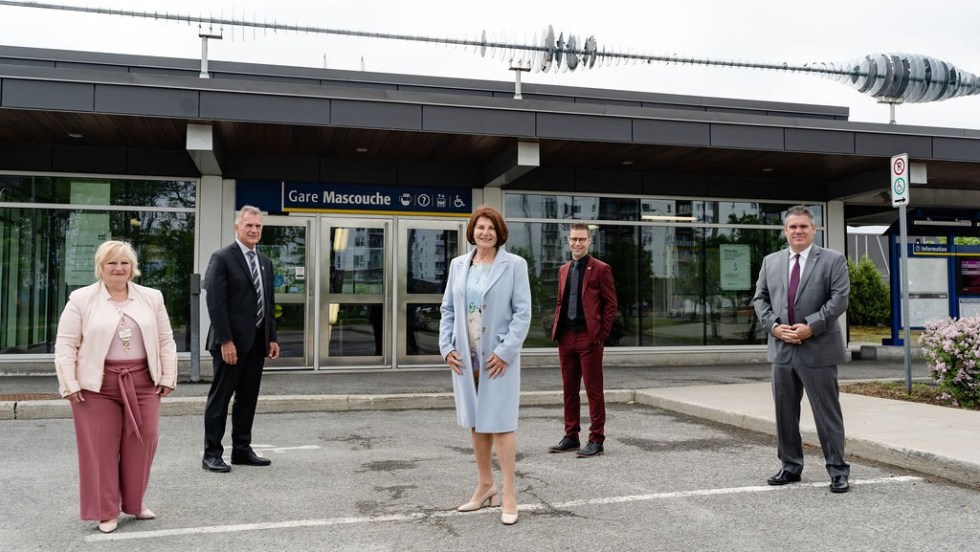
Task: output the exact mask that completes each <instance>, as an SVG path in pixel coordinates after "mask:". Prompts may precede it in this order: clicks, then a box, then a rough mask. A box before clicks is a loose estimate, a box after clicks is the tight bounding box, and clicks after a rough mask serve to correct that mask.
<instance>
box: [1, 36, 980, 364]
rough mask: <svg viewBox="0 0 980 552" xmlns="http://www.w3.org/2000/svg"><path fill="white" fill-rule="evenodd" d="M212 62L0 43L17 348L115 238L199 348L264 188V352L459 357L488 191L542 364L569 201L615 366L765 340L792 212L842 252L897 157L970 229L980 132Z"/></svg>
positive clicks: (21, 354)
mask: <svg viewBox="0 0 980 552" xmlns="http://www.w3.org/2000/svg"><path fill="white" fill-rule="evenodd" d="M206 76H207V77H208V78H202V75H201V67H200V61H199V60H194V59H174V58H157V57H147V56H134V55H116V54H104V53H89V52H79V51H56V50H43V49H32V48H18V47H0V365H4V366H5V369H6V370H8V371H10V370H13V371H16V370H19V369H23V370H39V371H42V372H43V371H45V370H47V371H50V372H53V364H52V362H51V359H52V357H53V348H54V342H55V337H56V330H57V323H58V317H59V315H60V313H61V311H62V309H63V307H64V304H65V301H66V299H67V296H68V294H69V293H70V292H71V291H72V290H74V289H76V288H78V287H80V286H83V285H87V284H89V283H91V282H92V281H94V275H93V270H94V267H93V261H92V256H93V252H94V249H95V247H96V246H97V245H98V244H99V243H100V242H101V241H103V240H105V239H108V238H110V237H111V238H115V239H125V240H129V241H131V242H132V243H133V244H134V246H135V247H136V250H137V252H138V254H139V257H140V266H141V269H142V271H143V276H142V277H141V279H140V280H139V281H140V283H142V284H144V285H148V286H151V287H155V288H158V289H160V290H161V291H163V293H164V295H165V297H166V299H167V307H168V311H169V314H170V317H171V320H172V323H173V327H174V330H175V333H176V337H177V343H178V349H179V351H180V352H181V355H182V358H184V359H185V360H186V359H188V358H190V356H191V350H192V348H199V347H200V346H201V345H200V344H203V342H204V339H203V336H204V334H205V333H206V332H207V327H208V318H207V311H206V309H205V308H203V307H201V308H199V309H198V311H199V315H200V321H201V323H200V326H199V327H197V328H195V326H194V325H193V323H192V320H193V319H194V318H195V317H194V316H192V312H191V310H192V307H191V305H192V304H193V301H192V299H193V298H194V296H195V290H194V289H193V286H192V283H193V282H194V281H195V277H194V275H201V274H202V273H203V272H204V271H205V269H206V267H207V262H208V259H209V257H210V255H211V253H212V252H213V251H214V250H216V249H218V248H220V247H222V246H223V245H226V244H228V243H230V242H231V240H232V239H233V220H234V216H235V212H236V209H237V208H239V207H241V206H242V205H245V204H252V205H256V206H258V207H260V208H261V209H262V210H263V211H264V212H266V213H267V216H266V218H265V223H266V229H265V234H264V237H263V240H262V243H261V246H260V247H261V249H262V250H263V251H264V252H265V253H266V254H267V255H268V256H269V257H271V258H272V260H273V263H274V265H275V270H276V275H275V287H276V289H275V291H276V301H277V305H276V316H277V319H278V323H279V328H280V330H279V335H280V344H281V345H282V350H283V358H281V359H279V360H277V361H275V362H270V363H268V364H267V369H270V370H274V369H283V368H289V369H307V370H315V371H331V370H334V371H336V370H400V369H402V370H408V369H413V368H425V367H433V366H442V365H443V363H442V361H441V359H440V358H439V352H438V347H437V339H438V325H439V316H440V315H439V304H440V301H441V298H442V292H443V288H444V284H445V279H446V274H447V270H448V266H449V260H450V259H451V258H452V257H454V256H456V255H459V254H461V253H463V252H465V251H466V250H467V248H468V244H467V243H466V238H465V225H466V221H467V217H468V214H469V213H470V212H471V211H472V209H473V207H474V206H476V205H479V204H484V203H486V204H490V205H493V206H495V207H497V208H498V209H500V210H501V211H502V212H503V214H504V216H505V218H506V220H507V224H508V228H509V230H510V239H509V241H508V243H507V248H508V250H509V251H511V252H513V253H516V254H519V255H521V256H523V257H525V258H526V259H527V260H528V265H529V269H530V280H531V286H532V295H533V317H532V327H531V332H530V335H529V336H528V339H527V341H526V343H525V349H524V355H525V361H524V362H525V363H526V365H529V366H534V365H539V366H540V365H546V366H547V365H557V355H556V354H555V351H556V349H555V346H554V344H553V343H552V342H551V341H550V338H549V335H548V334H549V332H548V328H549V327H550V323H551V319H550V316H551V315H552V313H553V311H554V305H555V297H556V281H557V269H558V267H559V266H560V264H561V263H563V262H564V261H566V260H567V259H568V258H569V250H568V246H567V242H566V240H565V239H564V238H565V235H566V233H567V229H568V225H569V224H570V223H571V222H573V221H582V222H586V223H587V224H589V225H590V226H591V227H592V228H593V233H594V242H593V248H592V253H593V254H594V255H595V256H596V257H598V258H601V259H603V260H605V261H606V262H608V263H610V264H611V265H612V267H613V271H614V274H615V276H616V285H617V292H618V294H619V305H620V306H619V315H620V316H619V319H618V320H617V323H616V331H615V334H614V335H613V336H611V338H610V341H609V343H608V347H607V349H606V359H607V364H613V365H615V364H623V365H625V364H639V365H651V366H655V365H657V364H659V363H668V362H669V363H702V362H712V361H723V362H736V361H755V360H758V361H764V359H765V333H764V330H763V329H762V328H761V327H760V326H759V325H758V324H757V323H756V319H755V316H754V314H753V311H752V308H751V305H750V298H751V297H752V294H753V291H754V284H755V279H756V275H757V273H758V270H759V266H760V263H761V260H762V258H763V256H765V255H766V254H767V253H770V252H772V251H776V250H778V249H780V248H782V247H784V246H785V240H784V239H783V236H782V215H783V213H784V212H785V210H786V209H787V208H788V207H789V206H792V205H795V204H800V203H805V204H807V205H809V206H810V207H811V208H812V209H813V211H814V212H815V213H816V216H817V223H818V225H819V226H820V232H819V233H818V235H817V243H818V244H821V245H823V246H825V247H830V248H833V249H837V250H840V251H844V250H845V249H846V235H845V228H846V225H847V224H882V225H889V224H892V223H893V222H894V220H895V219H896V218H897V214H896V211H895V210H894V209H893V208H892V207H891V204H890V201H889V197H888V196H889V193H888V192H889V158H890V157H891V156H892V155H895V154H897V153H908V154H909V155H910V157H911V159H912V161H913V162H914V163H916V164H917V165H918V166H919V167H920V168H922V169H923V170H925V171H926V174H927V175H928V184H927V185H926V186H923V187H920V188H915V189H914V190H913V193H912V204H911V207H919V208H922V209H926V211H928V212H939V211H943V212H947V211H949V212H953V211H956V210H958V211H956V212H959V213H961V216H959V217H957V220H958V221H959V220H962V219H963V218H964V217H965V218H966V219H968V220H970V224H972V225H973V228H977V216H976V207H977V206H980V131H973V130H961V129H951V128H933V127H913V126H903V125H894V124H892V125H888V124H871V123H857V122H851V121H849V120H848V110H847V109H846V108H843V107H833V106H822V105H806V104H797V103H782V102H768V101H765V102H763V101H748V100H737V99H724V98H708V97H696V96H679V95H664V94H654V93H641V92H628V91H618V90H602V89H591V88H577V87H569V86H551V85H535V84H525V85H524V88H523V96H522V98H521V99H515V93H514V92H515V91H514V85H513V83H511V82H506V81H499V82H498V81H482V80H465V79H454V78H436V77H426V76H410V75H396V74H379V73H369V72H353V71H338V70H326V69H312V68H300V67H287V66H270V65H256V64H247V63H231V62H218V61H211V62H210V64H209V66H208V73H207V75H206ZM953 101H956V100H953ZM963 213H965V214H963ZM971 213H972V214H971ZM926 216H929V215H928V213H927V214H924V215H923V217H926ZM929 231H935V230H934V229H932V228H930V229H929ZM926 235H929V234H928V233H927V234H926ZM201 304H202V305H203V301H201ZM195 314H198V313H195ZM204 358H205V360H206V359H207V356H206V353H205V357H204ZM202 364H203V366H204V367H205V370H208V369H209V367H210V363H209V362H204V363H202ZM18 367H20V368H18Z"/></svg>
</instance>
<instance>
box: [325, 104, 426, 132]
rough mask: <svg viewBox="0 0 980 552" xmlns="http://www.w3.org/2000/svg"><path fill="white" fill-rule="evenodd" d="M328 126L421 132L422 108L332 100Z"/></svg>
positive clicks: (418, 106)
mask: <svg viewBox="0 0 980 552" xmlns="http://www.w3.org/2000/svg"><path fill="white" fill-rule="evenodd" d="M330 124H332V125H335V126H342V127H355V128H390V129H393V130H422V106H420V105H409V104H393V103H383V102H358V101H350V100H332V103H331V105H330Z"/></svg>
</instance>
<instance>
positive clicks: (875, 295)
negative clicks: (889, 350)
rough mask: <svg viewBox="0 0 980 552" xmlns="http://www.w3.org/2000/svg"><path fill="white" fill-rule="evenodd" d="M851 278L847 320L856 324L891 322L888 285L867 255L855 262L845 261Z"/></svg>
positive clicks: (867, 324) (869, 324)
mask: <svg viewBox="0 0 980 552" xmlns="http://www.w3.org/2000/svg"><path fill="white" fill-rule="evenodd" d="M847 272H848V275H849V276H850V278H851V295H850V299H849V301H848V307H847V321H848V323H850V324H854V325H858V326H887V325H889V324H890V323H891V299H890V297H889V294H888V287H887V286H885V284H884V282H882V281H881V275H880V274H878V269H877V268H876V267H875V264H874V263H873V262H872V261H871V259H869V258H868V256H867V255H865V256H863V257H861V261H860V262H859V263H857V264H854V263H853V262H851V260H850V259H848V261H847Z"/></svg>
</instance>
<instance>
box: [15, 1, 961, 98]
mask: <svg viewBox="0 0 980 552" xmlns="http://www.w3.org/2000/svg"><path fill="white" fill-rule="evenodd" d="M0 6H14V7H22V8H36V9H48V10H61V11H70V12H82V13H93V14H101V15H118V16H125V17H139V18H146V19H157V20H165V21H176V22H181V23H188V24H190V23H197V24H198V25H200V26H204V25H206V26H208V27H209V29H213V28H214V27H215V26H217V27H219V28H223V27H229V28H230V29H232V31H234V30H235V29H242V30H244V29H252V31H253V33H254V32H255V31H256V30H258V29H262V30H265V31H270V30H271V31H285V32H296V33H308V34H327V35H339V36H350V37H358V38H376V39H377V38H381V39H387V40H404V41H411V42H427V43H432V44H445V45H453V46H464V47H473V48H475V49H476V51H477V52H478V53H479V54H480V55H481V56H483V57H486V56H488V55H489V56H490V57H495V58H500V59H502V60H505V61H507V62H508V63H510V65H511V67H512V68H515V69H521V70H530V71H535V72H548V71H576V70H588V69H593V68H595V67H602V66H603V65H610V64H612V65H618V64H621V63H627V64H636V63H653V62H658V63H667V64H675V65H704V66H711V67H738V68H748V69H765V70H772V71H784V72H791V73H810V74H817V75H821V76H824V77H827V78H830V79H832V80H835V81H837V82H841V83H844V84H847V85H848V86H850V87H852V88H854V89H855V90H857V91H858V92H860V93H862V94H867V95H869V96H872V97H874V98H878V99H879V100H882V101H887V102H892V103H901V102H909V103H921V102H936V101H941V100H948V99H950V98H958V97H960V96H973V95H978V94H980V79H978V77H977V76H976V75H974V74H973V73H970V72H968V71H964V70H962V69H960V68H958V67H956V66H955V65H953V64H952V63H949V62H947V61H943V60H940V59H936V58H933V57H929V56H923V55H918V54H906V53H891V54H869V55H867V56H865V57H864V58H863V59H858V60H854V61H848V62H843V63H837V62H829V63H826V62H819V63H811V64H803V65H791V64H788V63H781V64H773V63H755V62H743V61H725V60H713V59H706V58H686V57H680V56H677V55H649V54H643V53H633V52H616V51H607V50H606V49H605V48H603V49H600V48H599V45H598V42H597V41H596V38H595V37H594V36H590V37H588V38H586V39H585V40H582V39H581V38H580V36H578V35H572V34H569V35H568V38H565V34H564V33H560V34H559V35H558V36H557V37H556V36H555V32H554V29H553V28H552V26H551V25H549V26H547V27H546V28H545V29H544V31H543V32H542V34H541V39H540V40H538V39H535V40H534V42H533V43H532V44H515V43H513V42H507V41H497V40H487V34H486V31H484V32H483V33H482V34H481V35H480V38H478V39H455V38H440V37H426V36H417V35H404V34H391V33H372V32H364V31H354V30H346V29H327V28H322V27H310V26H302V25H288V24H282V23H275V22H272V23H269V22H258V21H248V20H245V19H244V18H242V19H234V18H231V19H227V18H223V17H203V16H200V17H199V16H192V15H182V14H169V13H158V12H140V11H135V10H117V9H109V8H87V7H80V6H66V5H60V4H45V3H40V2H18V1H10V0H0ZM219 36H220V35H219ZM243 36H244V33H243Z"/></svg>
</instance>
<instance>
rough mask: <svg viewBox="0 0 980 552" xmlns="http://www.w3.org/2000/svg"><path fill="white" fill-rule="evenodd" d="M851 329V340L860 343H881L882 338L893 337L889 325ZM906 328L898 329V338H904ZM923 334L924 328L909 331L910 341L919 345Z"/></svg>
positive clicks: (854, 327) (851, 327)
mask: <svg viewBox="0 0 980 552" xmlns="http://www.w3.org/2000/svg"><path fill="white" fill-rule="evenodd" d="M849 331H850V332H851V335H850V339H851V341H856V342H859V343H874V344H877V345H881V340H882V339H891V337H892V329H891V328H889V327H888V326H850V328H849ZM904 331H905V330H904V329H902V328H899V329H898V338H899V339H901V338H902V334H903V333H904ZM920 335H922V330H912V331H910V332H909V337H910V341H911V343H912V345H913V346H918V344H919V336H920Z"/></svg>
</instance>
